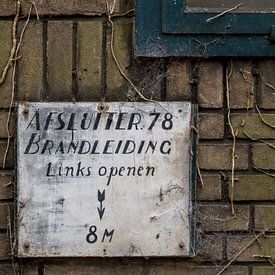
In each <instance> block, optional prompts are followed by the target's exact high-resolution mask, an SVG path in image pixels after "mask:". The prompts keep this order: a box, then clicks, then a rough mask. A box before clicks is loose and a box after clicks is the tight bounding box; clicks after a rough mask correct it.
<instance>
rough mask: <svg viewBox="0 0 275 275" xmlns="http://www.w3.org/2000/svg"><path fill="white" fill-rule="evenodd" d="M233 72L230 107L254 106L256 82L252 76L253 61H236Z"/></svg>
mask: <svg viewBox="0 0 275 275" xmlns="http://www.w3.org/2000/svg"><path fill="white" fill-rule="evenodd" d="M232 64H233V73H232V75H231V77H230V79H229V85H230V107H231V108H232V109H247V108H252V107H253V94H254V90H255V84H254V80H253V76H252V66H253V64H252V62H251V61H234V62H233V63H232Z"/></svg>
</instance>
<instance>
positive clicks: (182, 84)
mask: <svg viewBox="0 0 275 275" xmlns="http://www.w3.org/2000/svg"><path fill="white" fill-rule="evenodd" d="M190 75H191V62H190V60H181V61H173V62H171V63H170V64H169V65H168V69H167V76H166V98H167V100H186V101H191V98H192V94H191V85H190V83H189V81H190Z"/></svg>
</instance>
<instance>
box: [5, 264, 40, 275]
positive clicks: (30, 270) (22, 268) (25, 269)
mask: <svg viewBox="0 0 275 275" xmlns="http://www.w3.org/2000/svg"><path fill="white" fill-rule="evenodd" d="M14 271H15V272H14ZM0 274H1V275H2V274H5V275H14V274H22V275H38V268H37V267H36V266H29V265H25V264H24V265H23V264H20V265H14V266H12V265H11V264H10V265H8V264H5V265H0Z"/></svg>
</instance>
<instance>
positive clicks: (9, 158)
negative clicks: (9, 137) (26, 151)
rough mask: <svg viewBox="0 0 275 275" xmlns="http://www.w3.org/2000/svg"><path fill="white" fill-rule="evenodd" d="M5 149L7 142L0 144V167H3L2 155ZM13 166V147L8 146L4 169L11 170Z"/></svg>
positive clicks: (11, 145)
mask: <svg viewBox="0 0 275 275" xmlns="http://www.w3.org/2000/svg"><path fill="white" fill-rule="evenodd" d="M6 148H7V142H0V167H2V166H3V161H4V155H5V151H6ZM13 166H14V145H13V143H11V144H10V147H9V152H8V154H7V158H6V165H5V167H6V168H12V167H13Z"/></svg>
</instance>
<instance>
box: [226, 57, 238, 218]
mask: <svg viewBox="0 0 275 275" xmlns="http://www.w3.org/2000/svg"><path fill="white" fill-rule="evenodd" d="M232 74H233V62H232V60H231V63H230V66H229V67H227V69H226V101H227V120H228V125H229V128H230V132H231V135H232V138H233V143H232V153H231V161H232V164H231V192H230V202H231V212H232V215H233V216H235V207H234V184H235V160H236V133H235V131H234V128H233V125H232V122H231V105H230V78H231V76H232Z"/></svg>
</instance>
